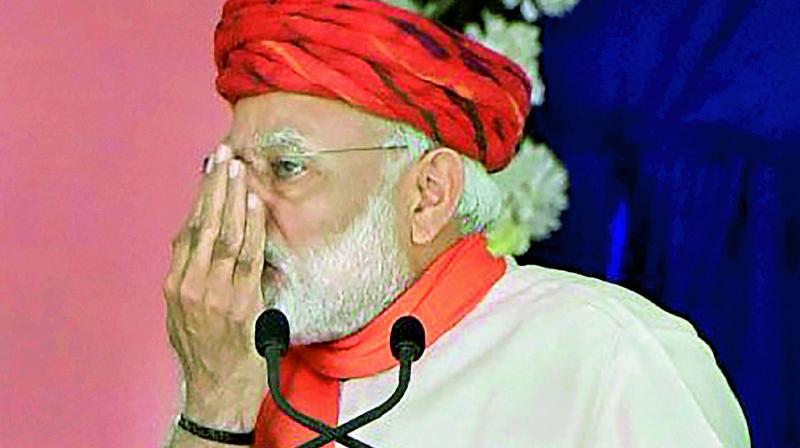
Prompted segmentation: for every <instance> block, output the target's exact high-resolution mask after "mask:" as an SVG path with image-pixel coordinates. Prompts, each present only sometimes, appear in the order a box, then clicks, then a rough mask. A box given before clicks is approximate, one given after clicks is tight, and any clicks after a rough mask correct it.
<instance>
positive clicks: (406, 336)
mask: <svg viewBox="0 0 800 448" xmlns="http://www.w3.org/2000/svg"><path fill="white" fill-rule="evenodd" d="M389 344H390V347H391V351H392V355H393V356H394V357H395V359H397V360H399V361H400V373H399V382H398V385H397V389H395V391H394V393H393V394H392V395H391V396H390V397H389V398H388V399H387V400H386V401H385V402H383V403H381V404H380V405H379V406H377V407H376V408H374V409H372V410H370V411H367V412H365V413H364V414H362V415H360V416H358V417H356V418H354V419H352V420H350V421H348V422H346V423H345V424H343V425H341V426H338V427H336V428H331V427H330V426H328V425H326V424H325V423H323V422H321V421H319V420H316V419H314V418H311V417H309V416H306V415H304V414H302V413H300V412H298V411H297V410H295V409H294V408H293V407H292V406H291V405H290V404H289V402H288V401H286V399H285V398H284V397H283V395H282V394H281V393H280V358H281V357H282V356H283V355H284V354H285V353H286V350H287V348H288V346H289V322H288V321H287V319H286V316H285V315H284V314H283V313H282V312H281V311H279V310H277V309H274V308H273V309H268V310H266V311H264V312H263V313H261V315H260V316H258V319H257V320H256V332H255V345H256V351H257V352H258V353H259V354H260V355H261V356H263V357H264V358H266V360H267V369H268V383H269V388H270V394H271V396H272V399H273V400H274V401H275V404H276V405H277V406H278V408H279V409H280V410H281V411H283V412H284V413H285V414H286V415H287V416H289V417H290V418H291V419H292V420H294V421H296V422H297V423H299V424H301V425H303V426H305V427H307V428H309V429H311V430H313V431H314V432H317V433H319V434H320V436H319V437H317V438H315V439H312V440H310V441H309V442H306V443H304V444H303V445H301V446H300V448H319V447H321V446H323V445H325V444H326V443H328V442H330V441H333V440H335V441H338V442H340V443H341V444H343V445H345V446H347V447H350V448H372V447H370V446H369V445H367V444H365V443H363V442H360V441H358V440H356V439H354V438H352V437H350V436H349V435H347V433H349V432H351V431H354V430H355V429H357V428H360V427H362V426H364V425H366V424H368V423H370V422H372V421H374V420H376V419H378V418H380V417H381V416H382V415H384V414H386V413H387V412H388V411H389V410H390V409H392V408H393V407H394V406H395V405H396V404H397V403H398V402H399V401H400V399H401V398H402V396H403V395H404V394H405V392H406V390H407V389H408V384H409V382H410V380H411V363H412V362H414V361H416V360H418V359H419V358H420V357H421V356H422V352H423V351H424V350H425V329H424V328H423V326H422V324H421V323H420V322H419V320H417V319H416V318H414V317H413V316H404V317H402V318H400V319H398V320H397V321H396V322H395V323H394V325H393V326H392V332H391V336H390V340H389Z"/></svg>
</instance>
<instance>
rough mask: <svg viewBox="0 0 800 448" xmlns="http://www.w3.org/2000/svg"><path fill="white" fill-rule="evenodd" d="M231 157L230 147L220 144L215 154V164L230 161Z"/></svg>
mask: <svg viewBox="0 0 800 448" xmlns="http://www.w3.org/2000/svg"><path fill="white" fill-rule="evenodd" d="M231 155H232V151H231V147H230V146H228V145H226V144H224V143H221V144H220V145H219V146H217V154H216V162H217V163H222V162H224V161H226V160H228V159H230V158H231Z"/></svg>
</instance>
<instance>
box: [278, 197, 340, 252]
mask: <svg viewBox="0 0 800 448" xmlns="http://www.w3.org/2000/svg"><path fill="white" fill-rule="evenodd" d="M347 210H349V208H348V207H347V206H346V205H344V204H342V203H341V199H338V200H337V198H332V197H330V196H325V197H318V198H315V199H309V200H306V201H304V202H303V203H302V204H291V203H276V204H274V205H273V207H272V208H271V212H272V220H273V223H272V225H273V226H275V231H276V232H277V233H278V234H279V236H278V235H275V237H274V239H273V241H275V242H276V243H277V244H284V245H286V246H288V247H290V248H292V249H294V250H301V249H304V248H311V247H320V246H321V245H323V244H325V243H326V238H328V237H330V236H331V235H333V234H335V233H338V232H340V231H341V230H343V228H345V227H346V225H347V222H348V221H347V220H346V218H345V217H344V216H343V215H344V214H345V213H346V212H347ZM343 218H345V219H343ZM268 237H269V236H268ZM279 240H280V241H279Z"/></svg>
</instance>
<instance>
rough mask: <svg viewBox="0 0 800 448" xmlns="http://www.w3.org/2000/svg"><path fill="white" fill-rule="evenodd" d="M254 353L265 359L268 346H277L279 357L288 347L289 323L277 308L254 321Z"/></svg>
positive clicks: (265, 312) (262, 314)
mask: <svg viewBox="0 0 800 448" xmlns="http://www.w3.org/2000/svg"><path fill="white" fill-rule="evenodd" d="M255 344H256V351H257V352H258V354H259V355H261V356H262V357H265V358H266V349H267V347H268V346H277V347H280V349H281V356H283V355H284V353H286V349H287V348H288V347H289V321H288V320H287V319H286V315H284V314H283V313H282V312H281V311H280V310H278V309H277V308H270V309H268V310H266V311H264V312H263V313H261V314H260V315H259V316H258V319H256V334H255Z"/></svg>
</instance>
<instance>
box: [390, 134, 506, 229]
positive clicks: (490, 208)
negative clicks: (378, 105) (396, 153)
mask: <svg viewBox="0 0 800 448" xmlns="http://www.w3.org/2000/svg"><path fill="white" fill-rule="evenodd" d="M383 121H384V124H385V125H386V126H388V127H389V128H391V129H392V133H391V135H390V136H389V138H388V139H387V140H386V141H385V142H384V143H383V145H382V146H390V145H398V146H399V145H404V146H406V147H407V148H408V149H403V150H400V151H404V152H405V153H406V154H407V156H406V157H400V158H399V160H393V159H392V158H391V157H390V158H387V162H386V165H385V167H384V170H385V171H386V177H387V178H388V179H389V181H390V182H396V181H397V180H398V178H399V177H400V174H401V173H402V172H403V171H405V169H406V168H407V167H409V166H410V165H411V164H412V163H413V162H415V161H417V160H419V159H420V158H421V157H422V155H423V154H425V153H426V152H427V151H429V150H431V149H435V148H436V147H437V146H438V145H437V143H436V142H434V141H433V140H432V139H431V138H429V137H428V136H427V135H425V134H424V133H423V132H422V131H420V130H419V129H417V128H416V127H414V126H412V125H410V124H408V123H404V122H399V121H391V120H387V119H383ZM461 160H462V161H463V164H464V191H463V193H462V194H461V198H459V201H458V206H457V207H456V212H455V215H454V219H456V220H457V221H458V223H459V231H460V232H461V235H468V234H470V233H474V232H486V231H487V230H488V229H490V228H491V226H492V224H494V222H495V221H496V220H497V218H498V217H499V216H500V211H501V210H500V208H501V206H502V202H503V197H504V193H503V190H502V189H501V188H500V186H499V185H497V183H495V182H494V181H493V180H492V178H491V177H490V176H489V173H487V172H486V169H485V168H484V167H483V165H482V164H480V163H479V162H476V161H475V160H472V159H471V158H469V157H467V156H465V155H463V154H462V155H461Z"/></svg>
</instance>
